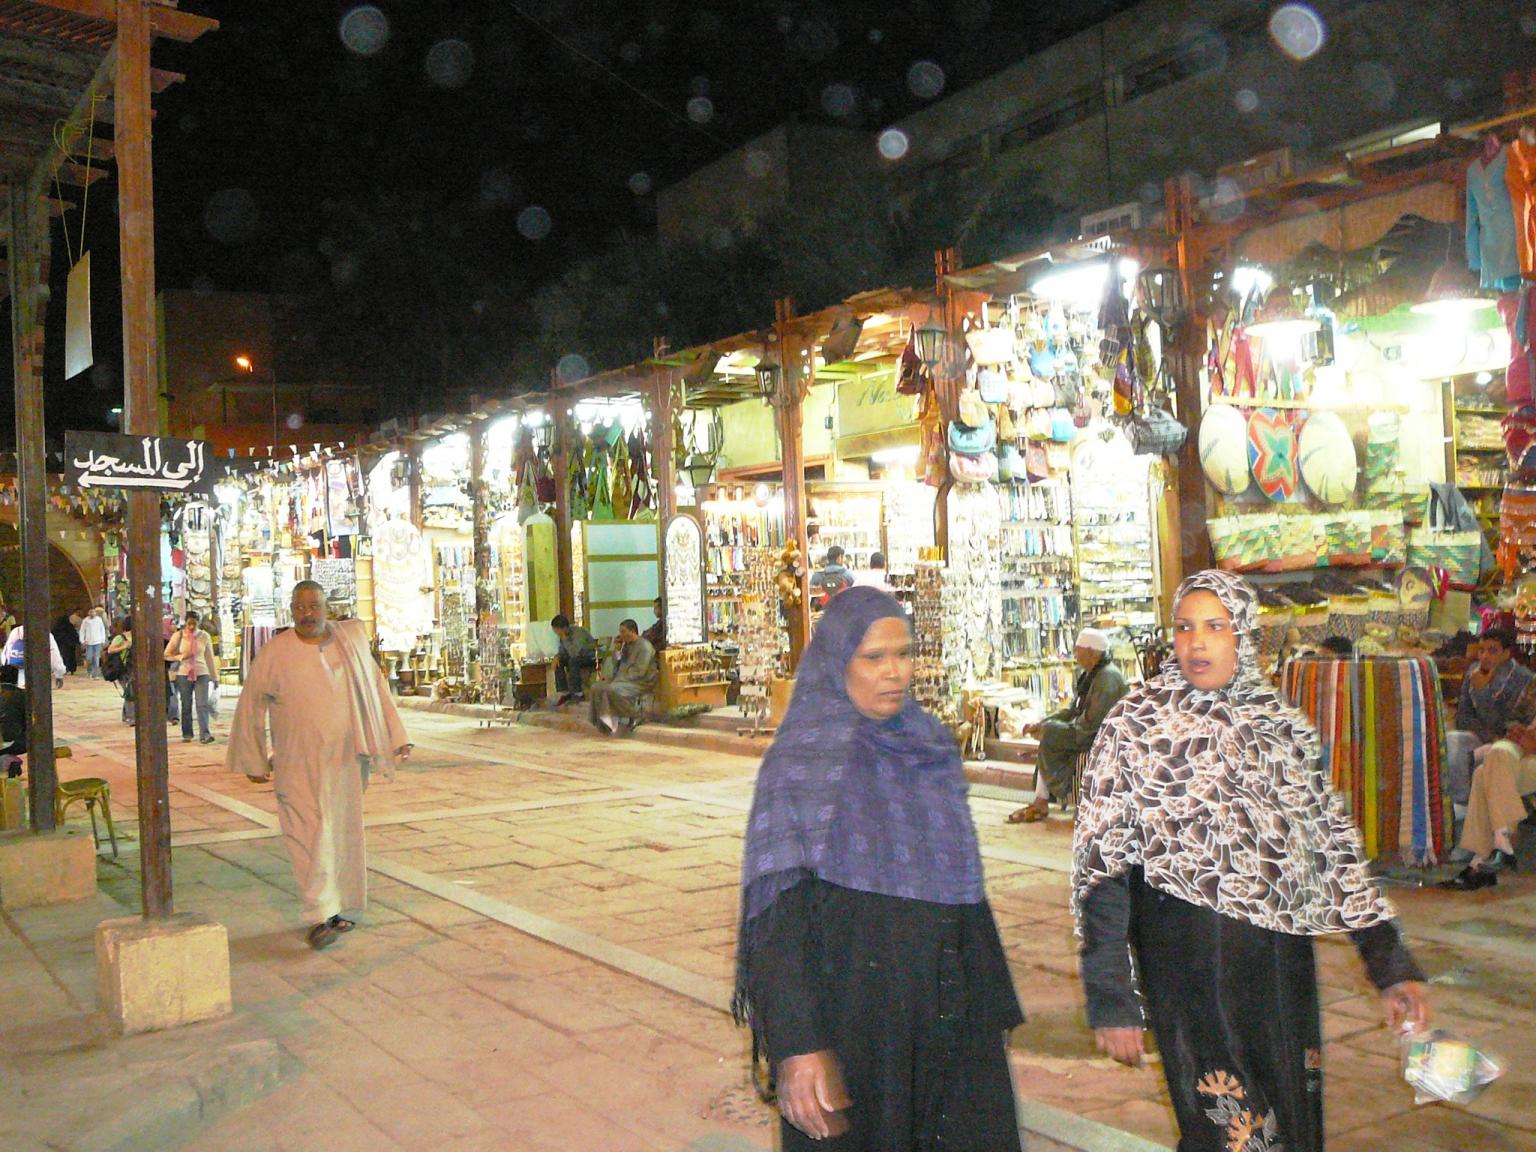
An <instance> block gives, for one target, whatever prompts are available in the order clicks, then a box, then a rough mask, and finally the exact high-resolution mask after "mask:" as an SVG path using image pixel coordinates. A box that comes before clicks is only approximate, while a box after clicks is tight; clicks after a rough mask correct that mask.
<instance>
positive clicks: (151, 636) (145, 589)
mask: <svg viewBox="0 0 1536 1152" xmlns="http://www.w3.org/2000/svg"><path fill="white" fill-rule="evenodd" d="M153 7H155V5H152V4H147V3H146V2H145V0H120V3H118V4H117V14H118V24H117V44H116V46H115V48H114V49H113V51H112V53H111V54H110V59H111V60H112V61H113V62H114V65H115V67H116V83H115V86H114V91H115V92H116V94H117V162H118V192H117V196H118V213H117V214H118V246H119V249H120V251H121V253H122V300H123V382H124V389H123V391H124V396H123V401H124V403H123V429H124V431H126V432H128V433H129V434H131V435H155V434H156V433H158V432H159V431H160V426H159V425H160V417H159V406H158V404H157V402H156V395H155V393H156V392H157V391H158V389H157V387H156V366H157V362H158V359H159V353H158V349H157V347H156V325H155V192H154V166H153V161H152V156H151V142H150V115H149V113H150V108H149V101H150V79H149V45H150V16H151V12H150V9H151V8H153ZM127 503H128V579H129V582H130V584H131V585H132V587H133V598H132V599H133V634H134V635H135V636H137V637H139V643H137V644H135V645H134V646H133V689H134V696H135V699H136V700H137V708H138V724H137V725H135V727H134V733H133V738H134V751H135V754H136V755H135V759H136V760H137V762H138V801H139V864H140V871H141V873H142V875H143V912H144V917H145V919H147V920H161V919H165V918H167V917H169V916H171V915H173V914H174V912H175V901H174V899H173V895H172V889H171V802H170V780H169V772H168V767H167V763H166V751H165V661H164V660H163V659H161V653H160V651H159V647H160V645H159V639H160V619H161V615H162V611H161V587H160V494H159V493H158V492H144V491H131V492H129V493H128V497H127Z"/></svg>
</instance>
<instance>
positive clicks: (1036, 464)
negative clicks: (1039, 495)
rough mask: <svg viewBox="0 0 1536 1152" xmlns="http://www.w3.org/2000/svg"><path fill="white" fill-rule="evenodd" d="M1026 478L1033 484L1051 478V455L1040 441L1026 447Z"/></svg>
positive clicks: (1032, 441)
mask: <svg viewBox="0 0 1536 1152" xmlns="http://www.w3.org/2000/svg"><path fill="white" fill-rule="evenodd" d="M1024 476H1025V478H1026V479H1027V480H1029V482H1030V483H1032V484H1035V483H1039V482H1040V481H1041V480H1049V479H1050V478H1051V454H1050V453H1049V452H1047V451H1046V449H1045V445H1044V444H1042V443H1041V442H1040V441H1038V440H1031V441H1030V442H1029V443H1028V444H1026V445H1025V446H1024Z"/></svg>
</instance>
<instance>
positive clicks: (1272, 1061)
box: [1082, 868, 1424, 1152]
mask: <svg viewBox="0 0 1536 1152" xmlns="http://www.w3.org/2000/svg"><path fill="white" fill-rule="evenodd" d="M1083 936H1084V939H1083V952H1082V977H1083V986H1084V990H1085V991H1086V993H1087V998H1088V1023H1089V1026H1090V1027H1093V1028H1140V1027H1142V1026H1143V1019H1142V1011H1141V1003H1140V1002H1139V1001H1138V998H1137V994H1136V985H1137V980H1138V977H1139V982H1140V986H1141V991H1142V993H1143V994H1144V995H1145V1002H1146V1006H1147V1014H1148V1016H1149V1017H1150V1023H1151V1026H1152V1031H1153V1034H1154V1035H1155V1036H1156V1037H1157V1047H1158V1051H1159V1052H1160V1053H1161V1055H1162V1059H1163V1069H1164V1073H1165V1074H1166V1076H1167V1080H1168V1091H1169V1094H1170V1096H1171V1097H1172V1100H1173V1107H1174V1112H1175V1113H1176V1115H1177V1117H1178V1122H1179V1132H1180V1139H1179V1147H1178V1152H1232V1150H1233V1149H1238V1150H1239V1152H1270V1150H1276V1152H1278V1150H1279V1149H1282V1148H1283V1149H1284V1150H1285V1152H1322V1148H1323V1073H1322V1067H1323V1063H1322V1043H1323V1041H1322V1026H1321V1020H1320V1013H1319V1007H1318V996H1317V967H1316V960H1315V956H1314V952H1313V943H1312V937H1310V936H1296V935H1290V934H1287V933H1283V932H1274V931H1271V930H1269V929H1267V928H1260V927H1258V926H1257V925H1254V924H1250V923H1248V922H1247V921H1245V920H1237V919H1234V918H1233V917H1230V916H1223V915H1221V914H1220V913H1219V912H1215V911H1213V910H1211V909H1209V908H1203V907H1200V906H1199V905H1196V904H1190V903H1188V902H1187V901H1184V900H1180V899H1178V898H1177V897H1174V896H1170V895H1168V894H1167V893H1165V892H1161V891H1159V890H1158V889H1156V888H1153V887H1152V886H1151V885H1150V884H1147V883H1146V882H1145V881H1144V880H1143V879H1142V875H1141V869H1139V868H1137V869H1132V870H1131V872H1130V873H1129V875H1128V876H1126V877H1124V878H1121V879H1119V880H1109V881H1103V882H1100V883H1099V884H1098V885H1096V886H1095V887H1094V889H1093V890H1092V891H1091V892H1090V893H1089V895H1088V897H1087V899H1086V900H1085V901H1084V906H1083ZM1350 938H1351V939H1352V940H1353V941H1354V942H1355V945H1356V947H1357V948H1358V949H1359V952H1360V955H1361V958H1362V959H1363V960H1364V961H1365V966H1366V973H1367V975H1368V976H1369V977H1370V980H1371V983H1372V984H1374V985H1375V986H1376V987H1377V988H1378V989H1384V988H1390V987H1391V986H1392V985H1393V984H1397V983H1399V982H1401V981H1404V980H1422V979H1423V978H1424V977H1423V974H1422V973H1421V972H1420V971H1419V968H1418V966H1417V965H1416V964H1415V963H1414V961H1413V958H1412V956H1411V955H1410V954H1409V953H1408V950H1407V949H1406V948H1405V947H1404V946H1403V943H1402V939H1401V937H1400V936H1399V934H1398V931H1397V926H1396V925H1395V924H1393V923H1390V922H1389V923H1384V924H1377V925H1375V926H1374V927H1371V928H1364V929H1361V930H1359V931H1356V932H1352V933H1350ZM1127 944H1129V946H1130V947H1129V949H1128V948H1127ZM1132 951H1134V954H1135V959H1136V970H1135V972H1134V973H1133V972H1132V969H1131V959H1130V957H1131V952H1132Z"/></svg>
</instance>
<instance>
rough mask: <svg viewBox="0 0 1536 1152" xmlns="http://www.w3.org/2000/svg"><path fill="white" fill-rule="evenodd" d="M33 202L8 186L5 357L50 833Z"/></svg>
mask: <svg viewBox="0 0 1536 1152" xmlns="http://www.w3.org/2000/svg"><path fill="white" fill-rule="evenodd" d="M39 208H40V206H39V205H38V203H37V201H36V200H35V199H28V198H27V196H26V195H25V194H24V193H23V192H22V190H21V189H20V188H17V187H12V188H11V196H10V205H9V209H10V210H9V216H10V219H11V224H10V232H11V244H10V253H9V255H10V261H9V264H10V271H9V276H8V280H9V283H10V286H11V360H12V364H13V365H14V379H15V394H16V444H17V446H18V453H17V469H16V470H17V487H18V488H19V490H20V509H19V511H20V522H19V524H18V530H19V532H20V535H21V572H22V608H21V624H22V626H23V627H24V628H25V629H26V637H27V641H26V645H25V656H24V659H25V671H26V675H27V777H28V785H29V789H30V796H31V809H32V813H31V814H32V830H33V831H34V832H51V831H53V827H54V813H53V798H54V793H55V792H56V791H57V788H58V772H57V769H56V765H55V764H54V758H53V668H52V659H51V656H50V652H51V648H52V645H51V643H50V641H49V634H48V624H49V619H48V617H49V603H48V474H47V468H46V459H45V455H44V454H45V451H46V449H45V447H44V431H43V347H44V341H43V319H44V315H45V313H46V311H47V304H46V302H45V298H44V296H43V292H42V289H43V287H44V286H45V285H46V284H47V283H48V224H47V219H46V217H44V216H43V214H42V212H41V211H40V210H39Z"/></svg>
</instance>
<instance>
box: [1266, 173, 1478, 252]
mask: <svg viewBox="0 0 1536 1152" xmlns="http://www.w3.org/2000/svg"><path fill="white" fill-rule="evenodd" d="M1460 202H1461V196H1460V193H1458V192H1457V190H1456V186H1455V184H1453V183H1452V182H1451V181H1449V180H1430V181H1426V182H1424V183H1422V184H1412V185H1409V186H1407V187H1404V188H1399V189H1396V190H1394V191H1391V192H1384V193H1382V194H1381V195H1380V196H1372V197H1369V198H1367V199H1363V200H1357V201H1354V202H1352V203H1349V204H1345V205H1341V206H1340V207H1338V208H1330V209H1328V210H1327V211H1325V212H1311V213H1307V214H1305V215H1301V216H1292V217H1290V218H1288V219H1285V220H1277V221H1275V222H1274V223H1272V224H1264V225H1261V226H1259V227H1258V228H1255V229H1254V230H1253V231H1251V232H1247V233H1245V234H1244V235H1243V236H1242V238H1241V239H1239V240H1238V241H1237V245H1236V247H1237V251H1238V254H1239V255H1240V256H1241V257H1242V258H1243V259H1244V260H1248V261H1252V262H1253V263H1256V264H1263V265H1266V266H1268V267H1276V266H1278V265H1282V264H1287V263H1289V262H1290V261H1292V260H1294V259H1296V258H1297V257H1298V256H1300V255H1301V254H1302V252H1304V251H1305V250H1306V249H1307V248H1309V247H1311V246H1312V245H1314V244H1320V245H1322V246H1323V247H1325V248H1329V249H1331V250H1332V251H1334V252H1355V251H1358V250H1359V249H1361V248H1365V247H1367V246H1369V245H1371V244H1374V243H1376V242H1377V241H1378V240H1380V239H1381V238H1382V237H1384V236H1386V234H1387V233H1388V232H1390V231H1392V229H1393V228H1394V227H1395V226H1396V225H1397V223H1398V221H1400V220H1402V219H1403V218H1404V217H1405V216H1417V217H1420V218H1421V219H1424V220H1432V221H1434V222H1435V223H1437V224H1452V223H1455V222H1456V220H1457V219H1458V218H1459V210H1460Z"/></svg>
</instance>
